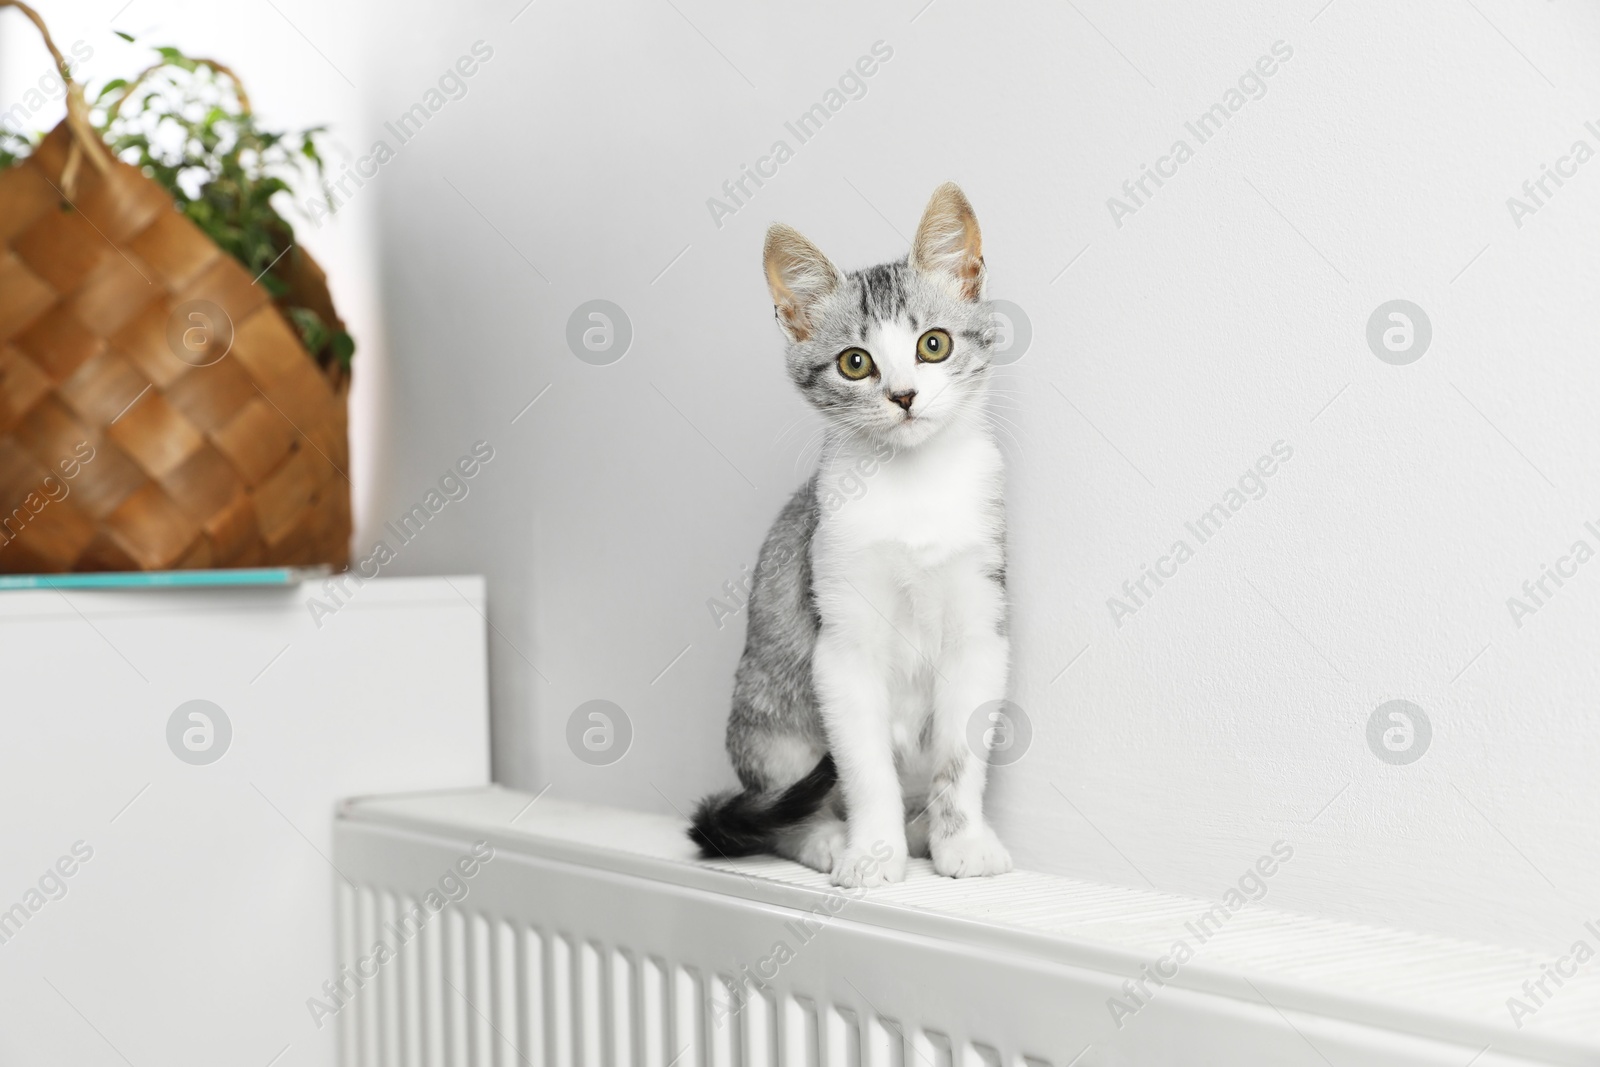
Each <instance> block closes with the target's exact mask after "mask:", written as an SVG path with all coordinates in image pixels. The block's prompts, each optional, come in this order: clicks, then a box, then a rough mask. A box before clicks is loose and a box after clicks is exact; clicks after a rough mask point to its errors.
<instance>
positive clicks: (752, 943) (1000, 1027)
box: [307, 789, 1600, 1067]
mask: <svg viewBox="0 0 1600 1067" xmlns="http://www.w3.org/2000/svg"><path fill="white" fill-rule="evenodd" d="M334 863H335V866H336V867H337V868H338V870H339V872H340V876H341V879H340V890H339V897H338V899H339V909H340V914H339V929H340V938H339V970H338V972H337V973H335V974H332V975H330V976H329V981H328V984H327V985H326V986H325V987H324V989H323V990H321V991H308V993H310V992H315V993H316V994H317V995H316V996H314V997H311V998H310V999H308V1005H307V1006H308V1010H309V1011H311V1013H312V1015H313V1017H314V1018H315V1019H316V1021H317V1022H318V1024H320V1025H325V1026H335V1025H336V1026H338V1027H339V1034H340V1043H341V1050H342V1056H343V1062H344V1064H345V1065H346V1067H403V1065H404V1067H430V1065H439V1067H444V1065H449V1067H513V1065H527V1067H601V1065H606V1067H610V1065H628V1067H635V1065H636V1067H810V1065H823V1064H826V1065H829V1067H867V1065H871V1067H878V1065H884V1067H917V1065H926V1067H998V1065H1001V1064H1004V1065H1006V1067H1110V1065H1139V1067H1163V1065H1174V1067H1197V1065H1205V1064H1216V1065H1224V1064H1226V1065H1229V1067H1237V1065H1258V1064H1261V1065H1280V1064H1281V1065H1290V1067H1293V1065H1300V1064H1304V1065H1307V1067H1316V1065H1334V1067H1346V1065H1349V1067H1384V1065H1395V1067H1400V1065H1405V1067H1412V1065H1424V1064H1426V1065H1437V1067H1467V1065H1468V1064H1471V1065H1472V1067H1512V1065H1528V1064H1535V1063H1540V1064H1573V1065H1577V1064H1593V1063H1597V1062H1600V986H1597V983H1596V982H1595V981H1594V976H1593V975H1589V974H1587V973H1583V972H1581V971H1580V973H1579V974H1578V975H1577V976H1576V977H1573V978H1570V979H1567V980H1565V982H1564V984H1563V985H1562V986H1561V987H1560V988H1559V989H1558V988H1556V987H1554V986H1548V985H1547V988H1548V989H1549V990H1550V991H1551V993H1552V995H1551V996H1550V997H1549V998H1547V999H1546V998H1541V1001H1542V1003H1541V1004H1539V1005H1538V1006H1537V1008H1536V1010H1535V1011H1534V1013H1533V1014H1532V1015H1530V1016H1527V1017H1524V1018H1521V1019H1520V1020H1519V1021H1521V1022H1522V1023H1523V1025H1522V1026H1521V1027H1518V1026H1516V1025H1514V1023H1513V1019H1512V1017H1511V1016H1510V1015H1509V1014H1508V1012H1507V1006H1506V1002H1507V998H1509V997H1512V996H1513V995H1517V996H1521V995H1522V994H1521V988H1522V983H1523V982H1524V981H1525V980H1527V979H1529V978H1538V977H1539V976H1540V974H1541V969H1540V968H1541V964H1543V963H1547V962H1549V961H1548V960H1546V959H1544V958H1541V957H1537V956H1534V955H1531V954H1528V953H1522V952H1516V951H1512V950H1506V949H1500V948H1494V947H1490V946H1485V945H1477V944H1469V943H1465V942H1459V941H1449V940H1446V939H1443V938H1436V937H1429V936H1424V935H1420V934H1412V933H1405V932H1401V931H1393V930H1381V929H1376V928H1370V927H1360V926H1355V925H1352V924H1348V923H1337V922H1332V921H1327V920H1319V919H1313V918H1308V917H1304V916H1297V915H1290V914H1287V913H1282V912H1274V911H1270V910H1268V909H1266V908H1265V907H1262V906H1260V905H1257V904H1254V903H1251V904H1247V905H1245V906H1244V907H1242V908H1241V909H1240V910H1238V911H1237V913H1234V914H1231V915H1227V916H1222V917H1220V918H1219V917H1218V916H1219V915H1220V913H1218V912H1216V910H1215V909H1216V907H1217V905H1216V904H1215V903H1213V902H1208V901H1196V900H1190V899H1184V898H1175V897H1170V896H1163V895H1159V894H1155V893H1149V892H1143V891H1137V890H1131V889H1124V888H1117V887H1108V886H1097V885H1090V884H1087V883H1083V882H1077V881H1074V880H1071V879H1066V878H1059V877H1053V876H1047V875H1039V874H1030V873H1027V872H1017V873H1014V874H1011V875H1007V876H1005V877H1003V878H998V879H985V880H979V881H966V882H954V881H950V880H947V879H941V878H937V877H935V876H933V875H932V873H931V871H930V870H929V869H928V866H927V864H926V863H920V864H916V863H914V864H913V866H914V868H915V869H914V871H913V873H912V876H911V877H910V878H908V880H907V881H906V882H905V883H903V884H901V885H897V886H889V887H884V888H882V889H875V890H871V891H868V892H865V893H863V892H861V891H854V892H846V891H840V890H833V889H830V888H829V887H828V886H827V884H826V880H825V879H823V878H822V877H821V876H820V875H816V874H814V873H812V872H809V871H806V870H804V869H803V868H800V867H797V866H796V865H794V864H790V863H786V862H784V861H780V860H775V859H753V860H746V861H739V862H737V863H720V864H714V865H713V864H704V863H699V862H696V861H694V860H693V859H692V849H691V848H690V846H689V844H688V842H687V841H686V840H685V839H684V838H683V836H682V827H681V825H680V824H679V823H678V822H677V821H676V820H672V819H665V818H661V817H658V816H653V815H643V814H639V813H633V812H622V811H614V810H610V809H604V808H597V807H594V806H590V805H581V804H573V803H565V802H561V801H557V800H553V799H550V798H548V797H547V798H543V799H540V800H537V801H535V799H534V798H533V797H532V796H530V795H527V794H522V793H515V792H511V791H506V790H499V789H485V790H471V791H464V792H456V793H443V794H430V795H417V796H404V797H390V798H372V799H364V800H358V801H352V802H350V803H348V804H346V805H345V806H344V807H343V809H342V810H341V812H340V815H339V819H338V822H337V824H336V828H335V854H334ZM430 893H432V894H434V896H433V897H431V898H430V896H429V894H430ZM1207 914H1210V915H1211V916H1212V917H1211V919H1210V920H1207V919H1206V918H1205V916H1206V915H1207ZM1196 923H1199V926H1198V927H1197V926H1196V925H1195V924H1196ZM1597 925H1600V924H1597ZM1186 931H1188V932H1187V933H1186ZM1199 935H1205V937H1204V940H1203V942H1202V941H1201V939H1200V936H1199ZM1184 939H1186V940H1187V941H1190V942H1193V943H1194V944H1195V946H1196V947H1195V948H1194V956H1193V958H1192V959H1189V960H1186V961H1184V962H1182V963H1181V965H1180V963H1179V962H1178V961H1177V960H1176V959H1175V958H1174V957H1173V955H1172V953H1171V951H1170V950H1171V949H1172V948H1173V947H1174V944H1175V942H1176V941H1178V940H1184ZM1163 960H1164V961H1165V962H1162V961H1163ZM1594 966H1595V967H1596V968H1597V969H1600V961H1597V962H1596V963H1595V965H1594ZM1147 967H1157V969H1158V970H1159V971H1160V972H1161V973H1163V974H1166V975H1167V978H1166V979H1165V981H1164V982H1159V983H1158V982H1156V981H1154V980H1152V979H1151V978H1149V977H1146V976H1147V975H1148V973H1149V972H1148V971H1146V970H1144V968H1147ZM1173 972H1175V973H1173ZM1141 977H1143V978H1144V981H1143V984H1142V985H1140V984H1138V982H1139V979H1140V978H1141ZM1141 991H1142V992H1143V994H1144V995H1141ZM1118 1005H1120V1007H1119V1006H1118Z"/></svg>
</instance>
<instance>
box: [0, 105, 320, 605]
mask: <svg viewBox="0 0 1600 1067" xmlns="http://www.w3.org/2000/svg"><path fill="white" fill-rule="evenodd" d="M71 154H72V134H71V133H70V132H69V130H68V129H67V124H66V123H63V124H62V125H61V126H58V127H57V128H56V129H55V130H54V131H53V132H52V133H51V134H50V135H49V136H48V137H46V138H45V140H44V141H43V143H42V144H41V145H40V147H39V148H38V150H37V151H36V152H35V153H34V154H33V155H31V156H30V157H29V158H27V159H26V160H24V161H23V162H21V163H19V164H17V165H16V166H13V167H11V168H9V169H6V170H4V171H0V572H12V573H16V572H30V573H37V572H60V571H71V570H79V571H82V570H166V569H178V568H195V567H246V566H264V565H303V564H313V563H332V564H335V565H343V564H344V563H345V562H346V561H347V559H348V552H349V540H350V493H349V480H348V478H347V477H346V472H347V471H348V469H349V462H348V454H349V445H348V439H347V432H346V423H347V417H346V390H345V385H344V382H343V381H342V380H340V381H330V379H329V377H327V376H326V375H325V374H324V372H323V371H322V370H321V369H320V368H319V367H318V366H317V364H316V362H315V361H314V360H313V358H312V357H311V355H310V354H309V353H308V352H306V350H305V348H304V347H303V346H302V345H301V343H300V340H299V338H298V336H297V335H296V333H295V331H294V329H293V328H292V327H291V326H290V325H289V323H288V322H287V321H286V320H285V319H284V317H283V316H282V315H281V314H280V313H279V311H278V310H277V308H276V307H275V306H274V305H273V303H272V301H271V299H270V296H269V294H268V293H267V292H266V290H265V289H263V288H262V287H261V286H260V285H257V284H254V283H253V281H252V279H251V277H250V275H249V274H248V273H247V272H246V271H245V269H244V268H243V267H242V266H240V265H239V263H238V262H237V261H236V260H234V259H233V258H232V257H231V256H229V255H227V254H226V253H224V252H223V251H222V250H221V249H220V248H218V247H217V246H216V245H215V244H214V243H213V242H212V241H211V240H210V238H208V237H207V236H206V235H205V234H204V233H202V232H201V231H200V230H199V229H198V228H197V227H196V226H195V225H194V224H193V223H191V222H190V221H189V220H188V219H186V218H185V217H184V216H183V215H181V214H180V213H179V212H178V211H177V210H175V209H174V207H173V204H172V200H171V199H170V198H169V197H168V196H167V194H166V192H165V191H164V190H163V189H162V188H161V187H160V186H159V185H157V184H156V183H155V182H154V181H152V180H150V179H148V178H146V177H145V176H144V175H142V174H141V173H139V172H138V170H136V169H135V168H133V167H131V166H129V165H127V164H125V163H121V162H116V163H112V164H111V165H110V166H109V167H107V168H105V169H98V168H96V167H89V166H84V167H81V168H80V167H76V166H74V167H71V168H69V166H68V163H69V156H70V155H71ZM64 169H65V170H67V171H68V173H67V181H66V183H65V188H66V189H69V190H70V199H69V198H68V192H67V191H64V182H63V170H64ZM289 255H290V256H291V257H301V259H300V262H299V264H298V265H297V266H295V269H294V270H293V271H292V272H291V273H293V274H295V275H296V276H298V277H300V278H305V277H310V278H311V279H312V285H313V287H314V288H318V289H320V290H321V293H320V295H321V300H320V301H319V302H320V303H324V304H326V303H327V298H326V289H325V287H323V286H322V285H321V279H322V275H321V271H320V270H319V269H317V267H316V266H315V264H314V263H312V262H311V261H310V259H309V257H306V256H305V255H304V253H303V252H302V251H301V250H299V249H298V248H296V249H292V250H291V251H290V253H289ZM190 301H209V302H211V304H214V305H216V306H218V307H220V308H221V309H222V311H223V312H224V313H225V316H226V320H231V326H232V329H231V337H229V336H228V334H229V333H230V331H229V330H228V329H227V327H226V320H225V321H224V323H223V324H221V325H216V324H213V325H216V328H215V329H212V330H206V331H196V330H188V331H187V332H186V326H187V324H188V322H190V321H196V322H198V321H201V320H191V319H190V316H189V314H188V308H187V307H185V305H187V304H188V302H190ZM330 307H331V305H330ZM175 323H176V324H177V325H176V328H175V327H174V324H175ZM175 338H182V339H183V342H182V343H178V342H176V341H175V340H174V339H175ZM179 352H182V353H183V354H184V357H185V358H179V355H178V353H179ZM224 353H225V354H224ZM213 360H214V362H213ZM85 446H87V447H85ZM89 449H92V450H93V452H92V456H93V458H92V459H89V460H88V461H86V462H85V461H83V459H82V457H83V456H84V455H86V454H89V453H88V450H89ZM69 472H71V473H70V477H69V476H68V473H69Z"/></svg>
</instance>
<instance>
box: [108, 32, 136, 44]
mask: <svg viewBox="0 0 1600 1067" xmlns="http://www.w3.org/2000/svg"><path fill="white" fill-rule="evenodd" d="M111 32H112V33H114V34H116V35H117V36H118V37H121V38H122V39H123V40H124V41H127V42H128V43H129V44H132V43H133V34H131V33H123V32H122V31H121V30H112V31H111Z"/></svg>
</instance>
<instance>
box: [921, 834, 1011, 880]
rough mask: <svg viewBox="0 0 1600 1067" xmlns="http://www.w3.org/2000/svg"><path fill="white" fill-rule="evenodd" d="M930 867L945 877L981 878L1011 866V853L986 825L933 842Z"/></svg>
mask: <svg viewBox="0 0 1600 1067" xmlns="http://www.w3.org/2000/svg"><path fill="white" fill-rule="evenodd" d="M932 848H933V869H934V870H935V871H936V872H938V873H939V874H942V875H944V876H945V877H947V878H981V877H983V876H984V875H990V874H1005V873H1006V872H1007V871H1009V870H1010V869H1011V853H1009V852H1007V851H1006V846H1004V845H1002V844H1001V843H1000V839H999V838H998V837H996V836H995V834H994V831H993V830H991V829H989V828H988V827H987V826H983V827H980V828H979V829H977V830H976V831H968V832H965V833H961V834H957V835H956V836H955V837H947V838H945V839H944V840H942V841H938V840H936V841H934V842H933V843H932Z"/></svg>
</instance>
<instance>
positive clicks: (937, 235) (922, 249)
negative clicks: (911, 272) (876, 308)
mask: <svg viewBox="0 0 1600 1067" xmlns="http://www.w3.org/2000/svg"><path fill="white" fill-rule="evenodd" d="M911 265H912V266H913V267H915V268H917V269H918V270H920V271H922V272H923V273H924V274H928V275H931V276H932V277H934V278H936V279H938V280H939V281H941V282H943V283H944V284H946V285H948V286H949V287H950V288H951V290H952V291H953V292H954V293H955V294H956V295H958V296H960V297H961V299H963V300H982V299H983V281H984V268H983V237H982V235H981V234H979V233H978V217H977V216H976V215H974V214H973V213H972V205H971V204H969V203H967V198H966V195H965V194H963V193H962V192H961V189H960V187H958V186H957V185H956V183H955V182H945V183H944V184H943V185H941V186H939V188H937V189H935V190H934V191H933V198H932V199H931V200H929V201H928V207H927V209H926V210H925V211H923V213H922V223H921V224H920V225H919V226H918V227H917V239H916V240H915V241H913V242H912V244H911Z"/></svg>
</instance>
